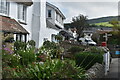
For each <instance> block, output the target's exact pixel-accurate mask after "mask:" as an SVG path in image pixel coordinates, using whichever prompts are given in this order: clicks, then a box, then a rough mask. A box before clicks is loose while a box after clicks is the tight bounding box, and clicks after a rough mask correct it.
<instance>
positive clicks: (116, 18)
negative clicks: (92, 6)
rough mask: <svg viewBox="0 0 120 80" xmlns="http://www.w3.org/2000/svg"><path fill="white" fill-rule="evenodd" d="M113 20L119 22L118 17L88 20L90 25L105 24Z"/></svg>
mask: <svg viewBox="0 0 120 80" xmlns="http://www.w3.org/2000/svg"><path fill="white" fill-rule="evenodd" d="M112 20H118V16H108V17H101V18H95V19H90V20H88V23H89V24H95V23H103V22H109V21H112Z"/></svg>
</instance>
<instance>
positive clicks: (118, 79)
mask: <svg viewBox="0 0 120 80" xmlns="http://www.w3.org/2000/svg"><path fill="white" fill-rule="evenodd" d="M119 62H120V58H113V59H112V63H111V65H110V71H109V72H108V75H107V76H105V78H109V79H110V80H120V63H119ZM107 80H108V79H107Z"/></svg>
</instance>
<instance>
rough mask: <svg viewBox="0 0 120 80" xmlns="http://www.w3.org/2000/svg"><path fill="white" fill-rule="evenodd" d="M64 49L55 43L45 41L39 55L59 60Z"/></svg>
mask: <svg viewBox="0 0 120 80" xmlns="http://www.w3.org/2000/svg"><path fill="white" fill-rule="evenodd" d="M63 51H64V49H63V48H62V47H60V45H59V44H57V43H55V42H50V41H45V42H44V43H43V46H42V47H41V48H40V51H39V54H47V55H48V56H50V57H51V58H57V57H59V56H60V55H61V54H62V53H63Z"/></svg>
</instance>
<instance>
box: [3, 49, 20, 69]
mask: <svg viewBox="0 0 120 80" xmlns="http://www.w3.org/2000/svg"><path fill="white" fill-rule="evenodd" d="M19 58H20V56H19V55H16V54H14V52H13V50H11V49H9V48H2V63H3V67H6V66H10V67H16V66H18V65H20V62H19Z"/></svg>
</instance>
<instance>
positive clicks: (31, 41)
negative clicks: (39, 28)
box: [28, 40, 36, 47]
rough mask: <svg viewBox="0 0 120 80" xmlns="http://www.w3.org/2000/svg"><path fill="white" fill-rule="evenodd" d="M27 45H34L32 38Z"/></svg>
mask: <svg viewBox="0 0 120 80" xmlns="http://www.w3.org/2000/svg"><path fill="white" fill-rule="evenodd" d="M28 45H30V46H31V47H35V45H36V43H35V41H34V40H30V41H28Z"/></svg>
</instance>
